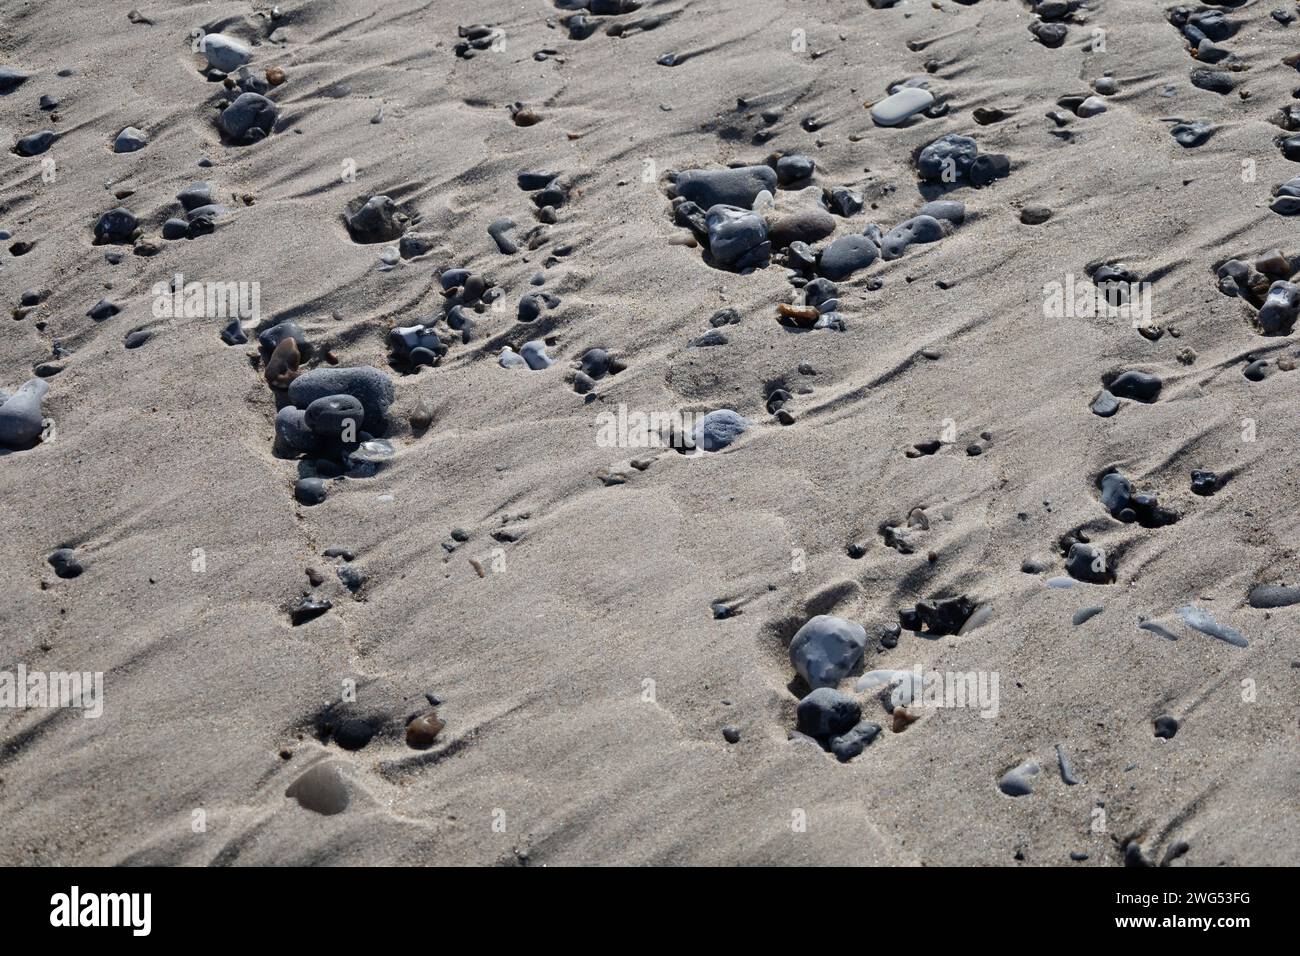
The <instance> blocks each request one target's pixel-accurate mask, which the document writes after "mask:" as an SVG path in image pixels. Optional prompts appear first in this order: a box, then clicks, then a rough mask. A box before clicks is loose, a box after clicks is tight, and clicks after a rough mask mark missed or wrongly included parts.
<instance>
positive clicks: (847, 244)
mask: <svg viewBox="0 0 1300 956" xmlns="http://www.w3.org/2000/svg"><path fill="white" fill-rule="evenodd" d="M879 255H880V250H879V249H877V248H876V244H875V243H874V242H872V241H871V240H870V239H868V238H867V237H866V236H855V235H848V236H840V237H839V238H838V239H836V240H835V241H834V242H832V243H831V244H830V245H829V246H827V247H826V248H825V249H824V250H823V251H822V255H821V259H820V260H819V261H818V263H817V271H818V272H820V273H821V274H822V275H823V276H825V277H826V278H827V279H831V280H835V281H838V280H840V279H847V278H848V277H849V276H851V275H853V273H855V272H859V271H861V270H862V269H865V268H867V267H868V266H869V265H871V263H873V262H875V261H876V258H877V257H878V256H879Z"/></svg>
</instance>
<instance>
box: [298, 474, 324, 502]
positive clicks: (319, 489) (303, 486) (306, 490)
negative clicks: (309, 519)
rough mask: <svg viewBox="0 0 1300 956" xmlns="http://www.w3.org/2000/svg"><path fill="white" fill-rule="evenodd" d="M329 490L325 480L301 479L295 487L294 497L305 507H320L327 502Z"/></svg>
mask: <svg viewBox="0 0 1300 956" xmlns="http://www.w3.org/2000/svg"><path fill="white" fill-rule="evenodd" d="M328 490H329V486H328V485H326V483H325V480H324V479H323V478H299V479H298V481H297V482H296V483H295V484H294V486H293V496H294V497H295V498H297V499H298V500H299V501H300V502H302V503H303V504H305V505H318V504H320V503H321V502H322V501H324V500H325V495H326V493H327V492H328Z"/></svg>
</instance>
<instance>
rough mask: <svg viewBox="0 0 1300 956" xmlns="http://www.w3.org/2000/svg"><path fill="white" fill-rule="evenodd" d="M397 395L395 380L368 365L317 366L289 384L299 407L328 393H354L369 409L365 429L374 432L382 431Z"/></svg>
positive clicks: (295, 404) (291, 398)
mask: <svg viewBox="0 0 1300 956" xmlns="http://www.w3.org/2000/svg"><path fill="white" fill-rule="evenodd" d="M395 394H396V393H395V390H394V389H393V382H392V379H390V378H389V377H388V376H387V375H385V374H384V373H383V372H381V371H380V370H379V369H377V368H371V367H370V366H368V365H359V366H356V367H353V368H314V369H312V370H311V371H310V372H305V373H304V374H302V375H299V376H298V377H297V378H296V379H294V380H293V382H292V384H290V385H289V402H290V404H292V405H294V406H296V407H297V408H306V407H307V406H308V405H310V404H311V403H312V402H314V401H316V399H318V398H324V397H325V396H326V395H351V396H352V397H353V398H355V399H357V400H358V401H359V402H361V406H362V407H363V408H364V409H365V410H366V419H365V430H366V431H368V432H370V433H372V434H381V433H382V432H383V430H384V426H385V424H386V421H387V415H388V408H389V406H390V405H392V404H393V398H394V396H395Z"/></svg>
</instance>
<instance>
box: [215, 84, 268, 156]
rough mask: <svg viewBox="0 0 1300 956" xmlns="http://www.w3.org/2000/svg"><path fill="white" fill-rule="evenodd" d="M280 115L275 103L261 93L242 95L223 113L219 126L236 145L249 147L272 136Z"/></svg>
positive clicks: (218, 122)
mask: <svg viewBox="0 0 1300 956" xmlns="http://www.w3.org/2000/svg"><path fill="white" fill-rule="evenodd" d="M278 115H279V111H278V109H277V108H276V105H275V103H273V102H271V100H269V99H267V98H266V97H265V96H262V95H261V94H260V93H240V94H239V96H237V97H236V98H235V101H234V102H233V103H231V104H230V105H229V106H227V107H226V108H225V109H224V110H222V111H221V116H220V118H219V119H218V121H217V125H218V126H220V127H221V130H222V132H224V133H225V134H226V135H227V136H229V137H230V139H231V140H232V141H234V142H235V143H238V144H241V145H248V144H251V143H256V142H257V141H258V140H260V139H264V138H265V137H267V136H269V135H271V131H272V130H273V129H274V128H275V121H276V118H277V116H278Z"/></svg>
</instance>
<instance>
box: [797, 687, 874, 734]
mask: <svg viewBox="0 0 1300 956" xmlns="http://www.w3.org/2000/svg"><path fill="white" fill-rule="evenodd" d="M795 715H796V719H797V721H798V727H799V731H800V732H801V733H805V734H808V735H809V736H810V737H828V736H832V735H838V734H842V733H844V732H845V731H847V730H849V729H850V728H852V727H853V726H854V725H856V724H857V723H858V721H859V719H860V718H861V717H862V705H861V704H859V703H858V702H857V701H856V700H855V699H854V698H852V697H850V696H849V695H848V694H843V693H840V692H839V691H837V690H834V689H832V688H830V687H819V688H817V689H816V690H814V691H813V692H812V693H811V694H809V695H808V696H807V697H805V698H804V699H803V700H801V701H799V706H798V707H797V708H796V709H795Z"/></svg>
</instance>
